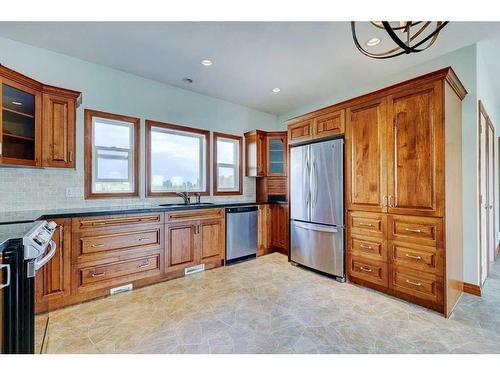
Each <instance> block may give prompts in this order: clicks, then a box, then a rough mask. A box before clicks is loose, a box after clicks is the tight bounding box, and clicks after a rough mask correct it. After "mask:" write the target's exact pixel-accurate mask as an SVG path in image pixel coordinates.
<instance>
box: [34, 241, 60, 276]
mask: <svg viewBox="0 0 500 375" xmlns="http://www.w3.org/2000/svg"><path fill="white" fill-rule="evenodd" d="M49 246H50V251H49V252H48V253H47V255H45V256H44V257H43V258H42V259H40V260H38V259H36V260H35V271H37V270H39V269H40V268H42V267H43V266H44V265H45V264H47V263H48V262H49V260H51V259H52V257H53V256H54V254H55V253H56V249H57V246H56V243H55V242H54V241H53V240H50V242H49Z"/></svg>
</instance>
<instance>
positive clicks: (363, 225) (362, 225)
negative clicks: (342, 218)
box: [359, 223, 373, 227]
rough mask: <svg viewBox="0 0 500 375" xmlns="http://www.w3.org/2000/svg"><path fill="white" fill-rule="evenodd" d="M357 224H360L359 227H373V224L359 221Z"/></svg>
mask: <svg viewBox="0 0 500 375" xmlns="http://www.w3.org/2000/svg"><path fill="white" fill-rule="evenodd" d="M359 226H360V227H373V224H369V223H359Z"/></svg>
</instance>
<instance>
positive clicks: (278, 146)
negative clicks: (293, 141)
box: [266, 132, 287, 177]
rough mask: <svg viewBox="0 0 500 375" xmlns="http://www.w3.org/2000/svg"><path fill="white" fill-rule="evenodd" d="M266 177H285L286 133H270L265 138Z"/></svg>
mask: <svg viewBox="0 0 500 375" xmlns="http://www.w3.org/2000/svg"><path fill="white" fill-rule="evenodd" d="M266 153H267V155H266V161H267V163H266V164H267V165H266V176H280V177H281V176H286V175H287V133H286V132H272V133H267V137H266Z"/></svg>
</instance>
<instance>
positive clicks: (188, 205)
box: [159, 203, 214, 207]
mask: <svg viewBox="0 0 500 375" xmlns="http://www.w3.org/2000/svg"><path fill="white" fill-rule="evenodd" d="M213 205H214V204H213V203H189V204H185V203H164V204H160V205H159V206H160V207H199V206H213Z"/></svg>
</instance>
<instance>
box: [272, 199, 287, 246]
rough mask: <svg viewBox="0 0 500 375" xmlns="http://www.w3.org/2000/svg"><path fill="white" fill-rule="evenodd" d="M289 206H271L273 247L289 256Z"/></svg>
mask: <svg viewBox="0 0 500 375" xmlns="http://www.w3.org/2000/svg"><path fill="white" fill-rule="evenodd" d="M288 232H289V220H288V204H273V205H272V206H271V247H272V248H273V250H276V251H279V252H280V253H283V254H286V255H288Z"/></svg>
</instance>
